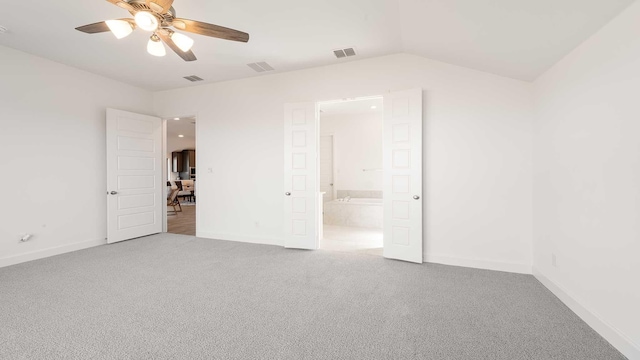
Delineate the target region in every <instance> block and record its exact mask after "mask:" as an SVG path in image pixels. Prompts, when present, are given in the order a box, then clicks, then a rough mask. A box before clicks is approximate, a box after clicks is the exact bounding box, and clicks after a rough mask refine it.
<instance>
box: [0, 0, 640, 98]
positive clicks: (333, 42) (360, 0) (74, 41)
mask: <svg viewBox="0 0 640 360" xmlns="http://www.w3.org/2000/svg"><path fill="white" fill-rule="evenodd" d="M632 2H633V0H606V1H603V0H535V1H533V0H348V1H345V0H322V1H305V0H302V1H301V0H271V1H263V0H175V2H174V7H175V9H176V12H177V15H178V16H179V17H184V18H187V19H194V20H200V21H204V22H209V23H213V24H218V25H222V26H226V27H230V28H234V29H238V30H241V31H245V32H248V33H249V34H250V35H251V40H250V41H249V43H248V44H244V43H236V42H230V41H225V40H219V39H213V38H208V37H204V36H199V35H193V36H192V37H193V38H194V39H195V41H196V43H195V46H194V48H193V51H194V52H195V53H196V55H197V56H198V61H195V62H191V63H187V62H184V61H182V60H181V59H180V58H179V57H177V56H176V55H175V54H173V53H171V52H169V53H167V56H165V57H162V58H157V57H153V56H151V55H149V54H147V52H146V43H147V40H148V36H149V34H148V33H146V32H144V31H140V30H136V31H135V32H134V33H133V34H132V35H131V36H129V37H127V38H125V39H122V40H116V39H115V37H113V36H112V35H111V34H109V33H103V34H94V35H87V34H84V33H80V32H78V31H76V30H75V29H74V28H75V27H77V26H80V25H85V24H89V23H93V22H98V21H102V20H107V19H116V18H123V17H127V16H128V13H127V12H126V11H125V10H123V9H120V8H118V7H116V6H114V5H112V4H110V3H109V2H107V1H104V0H67V1H39V2H37V3H34V2H29V1H10V2H9V1H7V2H5V3H4V4H3V9H2V15H4V16H2V15H0V25H1V26H4V27H6V28H8V29H9V31H8V32H7V33H4V34H0V45H4V46H8V47H11V48H15V49H18V50H22V51H25V52H28V53H31V54H35V55H38V56H42V57H45V58H48V59H51V60H54V61H57V62H61V63H64V64H67V65H70V66H73V67H77V68H80V69H83V70H86V71H90V72H93V73H96V74H100V75H104V76H107V77H110V78H113V79H116V80H120V81H123V82H126V83H129V84H132V85H136V86H139V87H143V88H146V89H149V90H165V89H172V88H178V87H184V86H191V85H193V84H202V83H190V82H188V81H187V80H185V79H183V76H188V75H197V76H200V77H201V78H203V79H205V81H206V82H217V81H223V80H230V79H239V78H246V77H251V76H259V75H261V73H256V72H255V71H254V70H252V69H251V68H249V67H248V66H247V64H249V63H254V62H260V61H266V62H268V63H269V64H270V65H271V66H273V67H274V68H275V69H276V71H277V72H283V71H291V70H296V69H303V68H309V67H315V66H321V65H329V64H335V63H338V62H342V61H353V60H355V59H363V58H370V57H376V56H380V55H387V54H394V53H399V52H407V53H412V54H417V55H422V56H425V57H428V58H431V59H434V60H440V61H444V62H447V63H451V64H454V65H460V66H465V67H469V68H473V69H477V70H482V71H486V72H490V73H495V74H499V75H503V76H507V77H512V78H515V79H521V80H527V81H531V80H534V79H535V78H537V77H538V76H539V75H540V74H542V73H543V72H544V71H545V70H547V69H548V68H550V67H551V66H552V65H553V64H554V63H555V62H557V61H558V60H560V59H561V58H562V57H564V56H565V55H566V54H568V53H569V52H570V51H571V50H572V49H574V48H575V47H577V46H578V45H579V44H580V43H581V42H583V41H584V40H586V39H587V38H588V37H589V36H591V35H592V34H594V33H595V32H596V31H597V30H599V29H600V28H601V27H602V26H604V25H605V24H606V23H607V22H609V21H610V20H611V19H612V18H614V17H615V16H616V15H617V14H619V13H620V12H621V11H622V10H624V9H625V8H626V7H627V6H628V5H630V4H631V3H632ZM7 15H8V16H7ZM347 47H355V49H356V51H357V56H355V57H350V58H346V59H337V58H336V57H335V56H334V54H333V50H334V49H339V48H347ZM262 74H264V73H262Z"/></svg>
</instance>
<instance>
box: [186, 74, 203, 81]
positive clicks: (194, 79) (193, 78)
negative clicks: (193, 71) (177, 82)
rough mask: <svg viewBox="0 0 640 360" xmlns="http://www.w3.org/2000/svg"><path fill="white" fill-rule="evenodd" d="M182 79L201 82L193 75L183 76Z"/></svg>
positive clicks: (200, 79) (199, 78)
mask: <svg viewBox="0 0 640 360" xmlns="http://www.w3.org/2000/svg"><path fill="white" fill-rule="evenodd" d="M184 78H185V79H187V80H189V81H191V82H196V81H202V78H201V77H199V76H195V75H191V76H185V77H184Z"/></svg>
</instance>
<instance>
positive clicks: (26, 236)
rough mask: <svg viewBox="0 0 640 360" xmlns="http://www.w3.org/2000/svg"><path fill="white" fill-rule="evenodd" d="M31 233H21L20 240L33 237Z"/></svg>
mask: <svg viewBox="0 0 640 360" xmlns="http://www.w3.org/2000/svg"><path fill="white" fill-rule="evenodd" d="M32 236H33V235H31V234H20V242H27V241H29V240H30V239H31V237H32Z"/></svg>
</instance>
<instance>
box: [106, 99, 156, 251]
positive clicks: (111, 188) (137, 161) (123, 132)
mask: <svg viewBox="0 0 640 360" xmlns="http://www.w3.org/2000/svg"><path fill="white" fill-rule="evenodd" d="M163 158H164V156H163V154H162V120H160V119H159V118H156V117H152V116H146V115H139V114H134V113H129V112H125V111H120V110H114V109H107V199H108V200H107V242H108V243H110V244H111V243H114V242H118V241H123V240H129V239H133V238H137V237H141V236H146V235H151V234H157V233H160V232H162V211H163V210H164V209H165V207H166V202H165V201H163V200H164V199H163V198H162V187H163V186H165V185H164V184H163V181H162V161H163Z"/></svg>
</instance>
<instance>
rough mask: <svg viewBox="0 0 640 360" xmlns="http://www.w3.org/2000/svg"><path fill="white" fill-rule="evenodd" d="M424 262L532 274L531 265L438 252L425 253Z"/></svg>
mask: <svg viewBox="0 0 640 360" xmlns="http://www.w3.org/2000/svg"><path fill="white" fill-rule="evenodd" d="M424 262H427V263H436V264H443V265H453V266H463V267H470V268H476V269H485V270H495V271H505V272H511V273H518V274H527V275H530V274H531V265H527V264H517V263H508V262H499V261H491V260H482V259H466V258H460V257H453V256H444V255H437V254H425V255H424Z"/></svg>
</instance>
